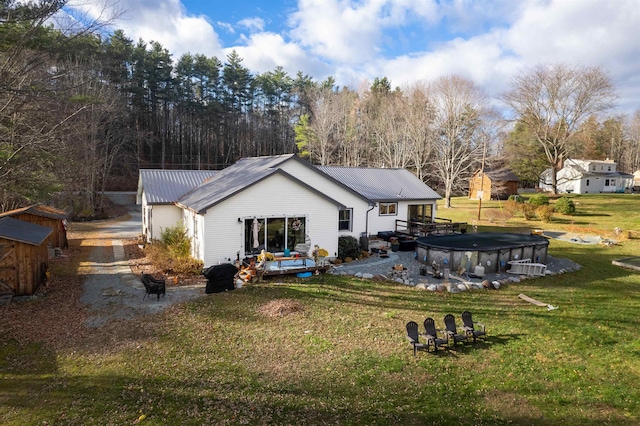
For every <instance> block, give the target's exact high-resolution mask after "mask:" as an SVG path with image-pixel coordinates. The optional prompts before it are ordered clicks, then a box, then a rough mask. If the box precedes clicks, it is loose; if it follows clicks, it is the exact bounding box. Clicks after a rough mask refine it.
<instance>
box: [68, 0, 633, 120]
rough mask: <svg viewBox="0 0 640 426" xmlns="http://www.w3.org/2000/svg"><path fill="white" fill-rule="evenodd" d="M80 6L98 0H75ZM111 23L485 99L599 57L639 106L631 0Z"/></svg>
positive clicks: (176, 8)
mask: <svg viewBox="0 0 640 426" xmlns="http://www.w3.org/2000/svg"><path fill="white" fill-rule="evenodd" d="M77 1H78V2H80V3H82V4H83V5H84V7H87V5H90V4H92V3H93V4H94V5H95V4H98V3H100V2H101V1H104V0H77ZM120 7H121V8H122V9H124V13H123V14H122V16H121V18H120V19H119V20H118V21H117V22H116V23H115V27H116V28H121V29H123V30H124V31H125V33H126V34H127V35H128V36H129V37H130V38H132V39H133V40H134V41H137V40H138V39H139V38H142V39H143V40H145V41H152V40H155V41H159V42H160V43H162V45H163V46H164V47H166V48H167V49H168V50H169V51H170V52H171V53H172V54H173V58H174V60H177V59H178V58H179V57H180V55H182V54H183V53H186V52H191V53H202V54H205V55H207V56H216V57H218V58H219V59H220V60H222V61H223V62H224V60H225V58H226V56H227V55H228V54H229V53H230V52H231V51H232V50H234V49H235V50H236V51H237V52H238V54H239V55H240V56H241V57H242V58H243V59H244V62H243V63H244V65H245V66H246V67H247V68H249V69H250V70H251V71H252V72H253V73H261V72H266V71H271V70H273V69H274V68H275V67H276V66H278V65H281V66H283V67H284V69H285V70H286V71H287V72H288V73H289V74H290V75H291V76H295V74H296V73H297V72H298V71H302V72H303V73H305V74H309V75H311V76H312V77H313V78H314V79H315V80H317V81H322V80H324V79H325V78H326V77H327V76H333V77H334V78H335V79H336V81H337V83H338V84H339V85H341V86H342V85H347V86H350V87H354V88H355V87H358V86H359V85H360V84H361V83H362V82H363V81H368V82H371V81H373V79H374V78H375V77H387V78H388V79H390V80H391V83H392V86H394V87H395V86H401V87H402V86H404V85H405V84H409V83H411V82H414V81H419V80H423V81H430V80H433V79H435V78H437V77H439V76H442V75H450V74H459V75H462V76H464V77H467V78H469V79H471V80H473V81H474V82H476V83H477V84H478V85H480V86H481V87H483V88H484V89H485V90H486V91H487V93H488V94H489V95H490V96H498V95H499V94H500V93H502V92H504V91H505V90H507V89H508V87H509V83H510V81H511V78H512V77H513V76H514V75H516V74H517V73H519V72H523V71H524V70H526V69H527V67H531V66H533V65H536V64H540V63H555V62H563V63H566V64H569V65H585V66H600V67H602V68H603V69H604V70H605V71H606V72H607V73H608V74H609V75H610V76H611V79H612V81H613V83H614V84H615V86H616V88H617V91H618V95H619V99H618V111H619V112H622V113H627V114H631V113H633V112H634V111H635V110H637V109H639V108H640V1H639V0H264V1H257V0H235V1H229V0H120Z"/></svg>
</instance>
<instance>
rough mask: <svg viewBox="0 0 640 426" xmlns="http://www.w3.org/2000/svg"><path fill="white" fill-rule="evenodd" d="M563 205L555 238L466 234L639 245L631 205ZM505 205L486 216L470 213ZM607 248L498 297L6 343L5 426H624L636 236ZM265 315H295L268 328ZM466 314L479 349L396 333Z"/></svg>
mask: <svg viewBox="0 0 640 426" xmlns="http://www.w3.org/2000/svg"><path fill="white" fill-rule="evenodd" d="M572 199H573V200H574V202H576V203H577V207H578V212H577V214H576V215H575V216H571V217H564V216H558V217H556V218H554V220H553V221H552V222H550V223H542V222H538V221H530V222H529V221H525V220H524V219H522V218H521V217H514V218H511V219H509V220H504V218H501V219H500V220H497V221H495V222H493V223H491V222H489V221H487V220H484V219H483V220H481V221H476V223H475V225H476V226H477V227H478V229H479V230H485V229H498V228H499V229H501V230H504V231H509V230H513V229H517V230H523V229H530V228H545V229H550V230H551V229H554V230H555V229H564V230H568V231H570V232H577V233H594V232H596V233H600V234H602V236H607V237H612V233H613V229H614V228H615V227H620V228H622V229H623V230H624V231H628V230H635V231H640V214H639V213H638V212H639V211H640V208H639V207H640V198H639V197H637V196H631V195H620V196H618V195H616V196H598V195H592V196H584V195H582V196H579V195H574V196H572ZM452 205H453V208H452V209H444V208H441V209H439V210H438V216H439V217H447V218H451V219H453V220H463V221H468V222H469V223H472V222H473V221H474V219H475V218H476V215H477V202H472V201H469V200H466V199H463V198H456V199H454V200H453V203H452ZM500 207H501V203H498V202H494V201H490V202H489V201H486V202H484V203H483V208H482V214H483V215H484V214H485V213H486V212H488V211H491V210H492V209H494V210H497V211H499V210H500ZM623 234H624V233H623ZM632 236H633V233H632ZM620 237H621V238H620V240H619V244H618V245H615V246H613V247H606V246H599V245H598V246H595V245H594V246H587V245H577V244H571V243H566V242H560V241H556V240H552V241H551V244H550V254H551V255H552V256H556V257H567V258H570V259H572V260H574V261H576V262H577V263H579V264H581V265H582V268H581V269H580V270H579V271H578V272H573V273H570V274H563V275H555V276H550V277H545V278H539V279H533V280H526V281H523V282H522V283H518V284H513V285H508V286H505V287H503V288H501V289H500V290H499V291H488V290H487V291H474V292H463V293H457V294H451V293H434V292H427V291H420V290H417V289H414V288H411V287H407V286H402V285H396V284H390V283H376V282H372V281H366V280H359V279H355V278H344V277H334V276H328V275H327V276H321V277H314V278H311V279H309V280H305V281H299V280H291V281H287V282H282V281H269V282H264V283H262V284H259V285H249V286H246V287H243V288H242V289H240V290H237V291H232V292H228V293H221V294H215V295H210V296H207V297H203V298H201V299H199V300H198V301H196V302H191V303H188V304H183V305H178V306H176V307H174V308H172V309H171V310H170V311H168V312H164V313H163V314H159V315H156V316H153V317H145V318H140V319H139V320H138V321H136V322H133V323H120V324H114V325H111V328H109V332H108V333H104V332H96V333H97V334H98V337H95V338H93V339H92V338H91V337H83V338H82V339H78V340H77V341H75V340H73V339H70V340H69V341H68V342H67V343H65V344H62V345H50V344H47V343H44V342H39V341H16V340H8V339H7V338H3V339H2V343H0V423H2V424H9V425H35V424H100V425H104V424H131V423H139V424H193V425H200V424H292V425H298V424H314V425H315V424H366V425H371V424H382V425H389V424H419V425H424V424H455V425H458V424H473V425H480V424H531V425H556V424H560V423H562V424H564V425H584V424H592V423H603V424H616V425H636V424H638V422H640V402H639V401H640V387H639V386H638V383H639V382H640V361H639V359H640V339H639V334H640V321H638V315H640V273H638V272H634V271H630V270H625V269H622V268H619V267H616V266H613V265H612V264H611V261H612V260H615V259H619V258H624V257H629V256H632V255H640V239H635V238H628V234H624V235H622V234H621V235H620ZM79 257H81V255H79ZM81 260H82V259H77V262H81ZM66 270H67V269H65V271H66ZM519 293H525V294H527V295H529V296H531V297H533V298H536V299H538V300H542V301H544V302H546V303H551V304H553V305H554V306H559V309H558V310H554V311H548V310H547V309H546V308H543V307H538V306H535V305H532V304H529V303H526V302H524V301H522V300H520V299H519V298H518V297H517V295H518V294H519ZM274 301H276V302H279V304H278V306H285V307H286V306H289V307H290V308H291V309H290V311H285V312H283V313H282V315H274V314H275V313H277V310H274V309H270V308H273V304H274ZM45 302H46V300H45ZM150 303H151V302H150ZM25 305H28V304H25ZM0 309H2V308H0ZM467 309H468V310H471V311H472V312H473V315H474V319H475V320H476V321H480V322H482V323H484V324H486V326H487V331H488V337H487V339H486V340H485V341H484V342H480V343H477V344H475V345H474V344H464V345H459V346H458V347H457V348H455V349H450V350H446V351H441V352H438V353H437V354H433V353H425V352H419V353H418V356H417V357H414V356H413V352H412V350H411V347H410V345H409V344H408V342H407V341H406V339H405V331H404V327H405V324H406V322H407V321H409V320H415V321H417V322H418V323H422V321H423V320H424V318H426V317H428V316H431V317H433V318H435V319H436V324H437V325H438V326H442V318H443V317H444V315H445V314H447V313H453V314H455V315H456V317H457V318H458V321H460V320H459V317H460V313H461V312H462V311H463V310H467ZM1 313H2V310H0V314H1ZM42 327H47V324H42ZM0 335H1V334H0Z"/></svg>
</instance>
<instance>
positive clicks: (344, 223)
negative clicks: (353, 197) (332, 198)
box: [338, 209, 353, 231]
mask: <svg viewBox="0 0 640 426" xmlns="http://www.w3.org/2000/svg"><path fill="white" fill-rule="evenodd" d="M352 216H353V209H344V210H340V211H339V212H338V231H351V229H352V224H351V217H352Z"/></svg>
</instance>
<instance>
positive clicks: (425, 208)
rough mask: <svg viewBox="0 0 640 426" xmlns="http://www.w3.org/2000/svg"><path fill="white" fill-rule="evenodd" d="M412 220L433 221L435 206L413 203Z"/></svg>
mask: <svg viewBox="0 0 640 426" xmlns="http://www.w3.org/2000/svg"><path fill="white" fill-rule="evenodd" d="M408 213H409V215H408V216H407V217H408V218H409V220H410V221H411V222H421V223H430V222H433V206H432V205H431V204H412V205H410V206H409V212H408Z"/></svg>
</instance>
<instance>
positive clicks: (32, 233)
mask: <svg viewBox="0 0 640 426" xmlns="http://www.w3.org/2000/svg"><path fill="white" fill-rule="evenodd" d="M52 232H53V230H52V229H51V228H49V227H48V226H42V225H37V224H35V223H31V222H24V221H22V220H18V219H14V218H12V217H3V218H1V219H0V238H5V239H7V240H11V241H17V242H20V243H26V244H31V245H32V246H39V245H40V244H42V243H43V242H44V240H46V239H47V237H48V236H49V234H51V233H52Z"/></svg>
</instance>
